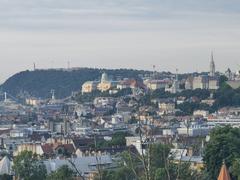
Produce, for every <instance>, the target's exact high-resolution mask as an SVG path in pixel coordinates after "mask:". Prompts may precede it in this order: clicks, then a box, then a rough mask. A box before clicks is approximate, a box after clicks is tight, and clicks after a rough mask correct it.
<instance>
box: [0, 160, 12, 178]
mask: <svg viewBox="0 0 240 180" xmlns="http://www.w3.org/2000/svg"><path fill="white" fill-rule="evenodd" d="M10 173H11V161H10V160H9V158H8V157H7V156H5V157H4V158H3V159H2V160H1V161H0V174H10Z"/></svg>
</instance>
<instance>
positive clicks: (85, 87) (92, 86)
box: [82, 81, 99, 93]
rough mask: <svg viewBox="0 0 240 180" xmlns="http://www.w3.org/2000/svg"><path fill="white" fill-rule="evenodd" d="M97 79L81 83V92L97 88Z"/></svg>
mask: <svg viewBox="0 0 240 180" xmlns="http://www.w3.org/2000/svg"><path fill="white" fill-rule="evenodd" d="M98 83H99V82H97V81H87V82H85V83H84V84H83V85H82V93H91V92H92V91H95V90H97V86H98Z"/></svg>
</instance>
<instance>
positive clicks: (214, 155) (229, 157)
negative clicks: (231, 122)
mask: <svg viewBox="0 0 240 180" xmlns="http://www.w3.org/2000/svg"><path fill="white" fill-rule="evenodd" d="M239 149H240V129H238V128H232V127H230V126H226V127H222V128H221V127H219V128H216V129H214V130H213V131H212V132H211V134H210V141H209V142H208V144H207V146H206V148H205V150H204V157H203V158H204V162H205V164H206V171H207V173H208V175H209V178H210V179H213V180H214V179H216V178H217V176H218V173H219V171H220V168H221V165H222V162H223V160H224V161H225V163H226V165H227V167H230V166H232V165H233V164H234V161H235V159H236V158H239V157H240V151H239ZM234 167H236V164H235V166H234Z"/></svg>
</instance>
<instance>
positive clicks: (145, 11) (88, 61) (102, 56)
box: [0, 0, 240, 82]
mask: <svg viewBox="0 0 240 180" xmlns="http://www.w3.org/2000/svg"><path fill="white" fill-rule="evenodd" d="M239 10H240V1H237V0H232V1H226V0H218V1H208V0H202V1H197V0H195V1H193V0H181V1H178V0H173V1H166V0H158V1H157V0H151V1H147V0H117V1H109V0H101V1H100V0H91V1H84V0H78V1H75V0H69V1H64V0H51V1H46V0H45V1H44V0H41V1H32V0H11V1H7V0H0V18H1V22H0V38H1V43H0V47H1V54H0V58H1V62H2V63H1V67H0V70H1V74H0V81H1V82H3V81H4V80H5V79H6V78H8V77H9V76H10V75H12V74H14V73H16V72H19V71H21V70H26V69H32V68H33V62H35V63H36V65H37V68H55V67H56V68H59V67H67V61H70V62H71V66H74V67H77V66H80V67H104V68H136V69H149V70H151V69H152V66H153V65H156V68H157V70H159V71H166V70H169V71H174V70H175V69H176V68H178V69H179V71H180V72H193V71H208V67H209V60H210V53H211V51H213V52H214V59H215V62H216V69H217V70H220V71H225V70H226V69H227V68H228V67H230V68H231V69H232V70H233V71H236V70H237V69H239V66H238V62H239V56H240V52H239V47H240V43H239V42H240V23H239V19H240V13H239V12H240V11H239Z"/></svg>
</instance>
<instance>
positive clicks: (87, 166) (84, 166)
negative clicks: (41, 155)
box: [44, 155, 113, 174]
mask: <svg viewBox="0 0 240 180" xmlns="http://www.w3.org/2000/svg"><path fill="white" fill-rule="evenodd" d="M97 158H98V160H97ZM97 158H96V156H88V157H78V158H71V159H52V160H46V161H44V164H45V165H46V168H47V171H48V173H51V172H53V171H56V170H57V169H58V168H60V167H61V166H63V165H68V166H69V167H70V168H72V169H73V170H74V167H73V166H72V164H71V163H70V162H69V161H71V162H72V163H73V164H74V165H75V167H76V168H77V169H78V171H79V172H81V173H82V174H84V173H89V172H93V171H96V170H97V168H96V165H97V164H99V165H111V164H112V163H113V161H112V158H111V156H109V155H105V156H97Z"/></svg>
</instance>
